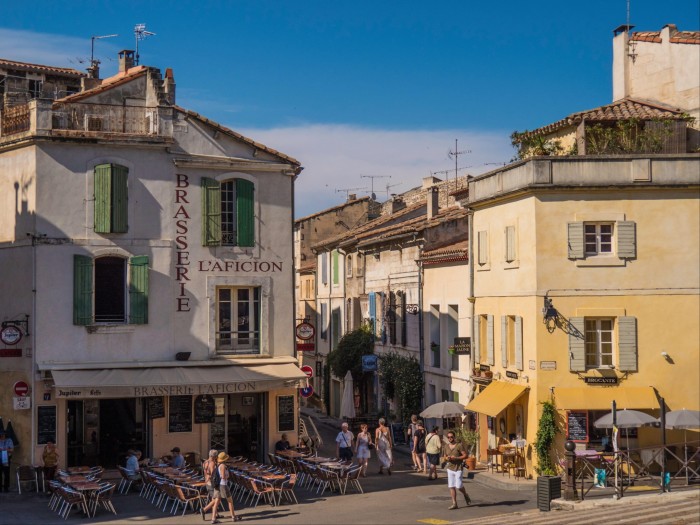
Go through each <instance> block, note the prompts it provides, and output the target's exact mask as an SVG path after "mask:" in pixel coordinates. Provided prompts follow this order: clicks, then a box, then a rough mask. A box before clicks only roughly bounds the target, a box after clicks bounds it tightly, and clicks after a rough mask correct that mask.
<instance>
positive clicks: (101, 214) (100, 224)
mask: <svg viewBox="0 0 700 525" xmlns="http://www.w3.org/2000/svg"><path fill="white" fill-rule="evenodd" d="M94 186H95V189H94V191H95V210H94V215H95V217H94V224H95V232H96V233H110V232H111V231H112V165H111V164H100V165H99V166H95V180H94Z"/></svg>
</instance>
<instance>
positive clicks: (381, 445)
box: [374, 418, 394, 476]
mask: <svg viewBox="0 0 700 525" xmlns="http://www.w3.org/2000/svg"><path fill="white" fill-rule="evenodd" d="M374 441H375V442H376V443H377V459H379V462H380V463H381V465H380V466H379V473H380V474H384V469H385V468H386V473H387V474H389V475H390V476H391V466H392V465H393V464H394V457H393V454H392V452H391V448H392V447H393V443H392V441H391V431H390V430H389V429H388V428H387V426H386V420H385V419H384V418H381V419H380V420H379V427H378V428H377V430H376V432H375V433H374Z"/></svg>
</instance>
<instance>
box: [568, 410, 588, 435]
mask: <svg viewBox="0 0 700 525" xmlns="http://www.w3.org/2000/svg"><path fill="white" fill-rule="evenodd" d="M566 438H567V439H570V440H571V441H574V442H577V443H587V442H588V412H567V414H566Z"/></svg>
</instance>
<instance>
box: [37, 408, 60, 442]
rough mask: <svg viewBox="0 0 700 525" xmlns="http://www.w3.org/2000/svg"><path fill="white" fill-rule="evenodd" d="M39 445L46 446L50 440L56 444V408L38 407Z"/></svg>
mask: <svg viewBox="0 0 700 525" xmlns="http://www.w3.org/2000/svg"><path fill="white" fill-rule="evenodd" d="M37 425H38V428H37V436H36V443H37V445H46V443H48V442H49V440H51V441H53V442H54V443H56V407H55V406H43V407H42V406H40V407H37Z"/></svg>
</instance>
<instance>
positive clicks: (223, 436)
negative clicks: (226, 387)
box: [209, 394, 266, 462]
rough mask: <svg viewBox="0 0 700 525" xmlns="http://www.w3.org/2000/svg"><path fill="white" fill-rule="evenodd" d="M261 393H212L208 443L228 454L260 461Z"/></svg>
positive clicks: (262, 455)
mask: <svg viewBox="0 0 700 525" xmlns="http://www.w3.org/2000/svg"><path fill="white" fill-rule="evenodd" d="M265 399H266V397H265V394H228V395H220V396H214V422H213V423H211V425H210V427H209V446H210V448H212V449H216V450H220V451H221V450H224V451H226V452H227V453H228V454H229V455H230V456H243V457H246V458H248V459H252V460H255V461H260V462H262V461H263V460H264V450H263V449H264V447H263V446H261V444H262V443H264V438H265V429H264V428H263V426H264V424H262V423H261V422H264V421H265V417H266V416H265V413H264V412H265V403H264V400H265Z"/></svg>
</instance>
